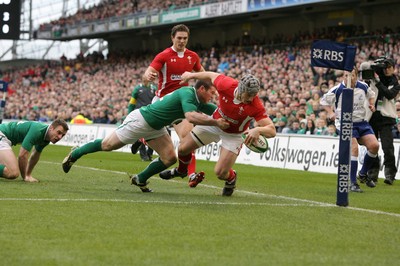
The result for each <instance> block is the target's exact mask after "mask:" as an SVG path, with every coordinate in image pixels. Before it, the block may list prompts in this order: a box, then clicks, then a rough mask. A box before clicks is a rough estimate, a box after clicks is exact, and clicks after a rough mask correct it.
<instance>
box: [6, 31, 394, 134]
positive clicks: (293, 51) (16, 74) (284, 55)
mask: <svg viewBox="0 0 400 266" xmlns="http://www.w3.org/2000/svg"><path fill="white" fill-rule="evenodd" d="M356 30H357V29H356ZM384 32H390V33H392V34H390V35H388V34H385V35H384V36H386V38H384V39H382V38H377V37H376V35H374V36H364V35H363V34H361V35H358V36H356V34H357V32H356V31H355V32H354V35H351V36H352V40H351V41H352V42H353V43H354V44H355V45H357V46H358V48H359V52H358V55H357V64H360V63H361V62H363V61H365V60H369V59H375V58H378V57H379V56H382V55H384V54H383V53H382V51H384V50H385V49H383V46H387V50H388V51H391V53H392V57H394V58H397V62H396V64H397V66H399V64H400V61H399V60H400V45H399V36H400V35H399V34H398V33H396V32H394V31H391V30H388V29H384V30H382V31H379V32H377V34H378V36H382V34H383V33H384ZM320 33H321V34H324V31H320ZM360 33H361V32H360ZM393 33H395V34H393ZM318 34H319V33H313V34H304V33H299V35H298V36H297V37H296V41H294V39H291V38H286V37H285V38H286V39H285V38H282V39H281V43H283V42H287V41H289V43H290V45H289V44H287V45H285V46H283V47H280V45H278V46H277V47H276V48H274V47H273V46H272V45H271V44H265V43H264V44H254V45H252V46H248V47H244V48H241V47H239V46H238V47H234V46H229V47H228V48H226V49H222V48H219V49H217V53H218V56H216V49H215V48H214V49H211V48H210V49H207V50H202V51H199V54H200V56H201V57H202V60H203V65H204V67H205V69H206V70H211V71H218V69H219V65H220V64H221V62H222V61H224V62H225V67H224V69H223V70H222V69H220V71H222V72H223V73H225V74H226V75H229V76H232V77H240V76H241V75H242V74H243V73H245V71H247V70H250V71H251V72H252V73H254V74H256V75H257V77H258V78H260V80H261V83H262V86H263V90H262V91H261V93H260V97H261V99H262V100H263V101H264V103H265V108H266V110H267V112H268V114H269V115H270V116H271V117H272V118H273V119H274V118H275V121H276V125H277V126H280V127H282V126H283V127H285V126H286V127H290V126H291V124H292V122H293V121H294V120H298V121H299V122H301V121H303V122H305V121H307V120H313V121H314V122H316V119H318V118H321V116H322V118H323V119H325V120H326V114H325V113H324V112H321V110H320V108H319V104H318V99H319V97H320V96H321V95H322V94H323V93H324V91H326V90H327V89H328V88H330V87H332V86H333V85H335V84H337V82H339V81H340V77H341V75H342V72H341V71H338V70H328V71H326V69H321V68H312V67H311V66H310V46H309V44H310V41H311V40H312V39H313V38H316V37H320V36H318ZM335 37H337V36H335ZM297 40H298V41H297ZM151 58H152V54H148V55H146V54H144V55H142V56H137V55H135V54H131V53H128V52H119V53H115V52H114V53H109V54H108V55H107V56H104V55H102V54H101V53H97V52H96V53H93V54H90V55H88V56H86V57H84V56H83V55H78V56H77V58H76V59H73V60H67V59H66V58H63V59H62V60H60V61H59V62H47V63H46V64H40V65H32V66H29V67H25V68H22V69H21V68H17V69H9V70H3V71H2V73H1V74H2V78H3V79H4V80H6V81H8V82H10V90H9V93H8V98H7V107H6V112H5V118H6V119H29V120H38V121H52V120H54V119H55V118H63V119H66V120H67V121H69V120H71V119H72V118H73V117H75V116H76V115H77V114H79V113H81V114H83V115H84V116H85V117H88V118H89V119H91V120H93V121H94V122H95V123H110V124H118V123H120V122H121V120H122V119H123V118H124V117H125V116H126V109H127V108H126V105H127V102H128V100H129V95H130V92H131V90H132V87H133V86H135V85H136V84H137V83H138V82H140V77H141V75H142V74H143V73H144V71H145V68H146V67H147V66H148V65H149V63H150V60H151ZM282 117H283V119H282ZM284 120H285V121H286V123H285V124H284V125H282V121H284ZM284 132H288V130H284ZM300 132H303V131H300Z"/></svg>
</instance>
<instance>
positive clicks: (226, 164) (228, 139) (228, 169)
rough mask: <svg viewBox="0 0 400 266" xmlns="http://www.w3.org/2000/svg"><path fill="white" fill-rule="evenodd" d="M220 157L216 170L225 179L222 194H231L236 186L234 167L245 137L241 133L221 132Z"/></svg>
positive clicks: (218, 175) (219, 176) (220, 177)
mask: <svg viewBox="0 0 400 266" xmlns="http://www.w3.org/2000/svg"><path fill="white" fill-rule="evenodd" d="M220 136H221V140H222V141H221V150H220V157H219V159H218V161H217V164H216V165H215V168H214V172H215V174H216V175H217V177H218V178H219V179H221V180H225V185H224V188H223V190H222V196H231V195H232V193H233V191H234V190H235V188H236V182H237V173H236V171H235V170H233V169H232V167H233V165H234V163H235V162H236V159H237V157H238V155H239V153H240V150H241V147H242V143H243V139H242V137H241V134H227V133H224V132H222V131H221V132H220Z"/></svg>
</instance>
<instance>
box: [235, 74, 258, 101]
mask: <svg viewBox="0 0 400 266" xmlns="http://www.w3.org/2000/svg"><path fill="white" fill-rule="evenodd" d="M259 90H260V81H259V80H258V79H257V78H256V77H255V76H253V75H251V74H247V75H245V76H243V77H242V78H241V79H240V81H239V85H238V88H237V90H236V91H235V98H236V99H237V100H239V101H241V102H242V103H244V104H251V103H252V102H253V99H254V97H256V96H257V93H258V91H259Z"/></svg>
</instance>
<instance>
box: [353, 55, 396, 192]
mask: <svg viewBox="0 0 400 266" xmlns="http://www.w3.org/2000/svg"><path fill="white" fill-rule="evenodd" d="M394 68H395V63H394V61H393V60H392V59H388V58H379V59H377V60H376V61H375V62H374V63H369V62H364V63H362V64H361V66H360V70H361V77H362V79H364V80H367V81H369V85H370V87H371V89H372V90H373V91H374V92H375V94H376V95H377V97H376V101H375V109H376V111H375V112H374V113H372V116H371V119H370V120H369V123H370V125H371V127H372V129H373V130H374V132H375V136H376V137H377V138H378V137H380V139H381V145H382V150H383V153H384V166H385V170H384V174H385V181H384V182H385V183H386V184H388V185H392V184H393V181H394V180H395V177H396V173H397V168H396V160H395V156H394V146H393V135H392V128H393V126H394V125H395V124H396V117H397V112H396V106H395V98H396V97H397V95H398V93H399V91H400V85H399V82H398V80H397V78H396V76H395V75H394ZM379 166H380V163H379V159H377V160H376V162H375V164H374V166H373V167H372V168H371V170H370V171H369V172H368V175H369V177H370V178H372V180H374V181H378V174H379Z"/></svg>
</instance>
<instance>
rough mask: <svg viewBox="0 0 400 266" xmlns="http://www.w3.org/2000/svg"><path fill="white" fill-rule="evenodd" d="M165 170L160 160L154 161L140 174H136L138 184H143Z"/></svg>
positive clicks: (165, 167)
mask: <svg viewBox="0 0 400 266" xmlns="http://www.w3.org/2000/svg"><path fill="white" fill-rule="evenodd" d="M165 169H167V166H165V164H164V163H163V162H162V161H161V160H160V158H157V159H154V160H153V161H152V162H151V163H150V164H149V165H148V166H147V167H146V168H145V169H144V170H143V171H142V172H140V173H139V174H138V177H139V182H140V183H145V182H146V181H147V179H149V178H150V177H152V176H153V175H155V174H158V173H160V172H161V171H163V170H165Z"/></svg>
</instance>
